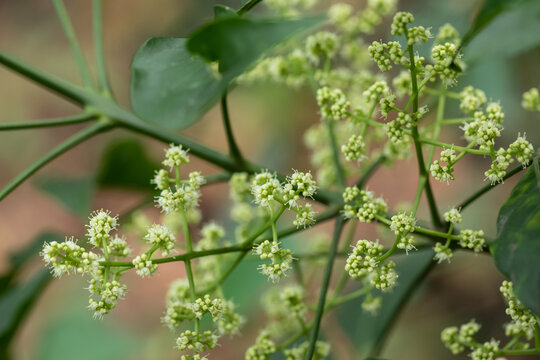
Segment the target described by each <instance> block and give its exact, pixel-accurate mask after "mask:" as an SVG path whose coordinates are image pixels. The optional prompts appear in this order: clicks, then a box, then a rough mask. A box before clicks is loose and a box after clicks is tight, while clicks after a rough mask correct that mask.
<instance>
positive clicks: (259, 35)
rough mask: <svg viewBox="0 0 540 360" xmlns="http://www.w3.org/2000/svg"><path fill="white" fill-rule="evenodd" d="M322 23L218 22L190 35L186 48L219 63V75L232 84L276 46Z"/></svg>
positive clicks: (308, 20)
mask: <svg viewBox="0 0 540 360" xmlns="http://www.w3.org/2000/svg"><path fill="white" fill-rule="evenodd" d="M322 20H324V18H323V17H313V18H304V19H298V20H283V19H266V20H253V19H248V18H243V17H225V18H218V19H216V20H214V21H213V22H211V23H209V24H207V25H205V26H203V27H202V28H200V29H199V30H198V31H196V32H195V33H194V34H193V35H191V37H190V38H189V40H188V42H187V48H188V49H189V51H191V52H193V53H195V54H199V55H201V56H202V57H204V58H205V59H206V60H208V61H217V62H218V64H219V72H220V73H221V74H223V77H224V78H225V79H227V80H231V79H232V78H234V77H235V76H238V75H240V74H241V73H243V72H244V71H245V70H246V68H247V67H249V66H250V65H251V64H252V63H253V62H255V61H256V60H257V59H259V58H260V57H261V55H263V54H264V53H265V52H266V51H268V50H269V49H270V48H272V47H273V46H275V45H277V44H279V43H281V42H283V41H284V40H287V39H289V38H291V37H292V36H294V35H296V34H298V33H301V32H304V31H306V30H308V29H310V28H313V27H314V26H316V25H318V24H320V23H321V22H322Z"/></svg>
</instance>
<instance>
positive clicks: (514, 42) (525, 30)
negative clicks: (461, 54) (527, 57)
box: [465, 1, 540, 62]
mask: <svg viewBox="0 0 540 360" xmlns="http://www.w3.org/2000/svg"><path fill="white" fill-rule="evenodd" d="M538 34H540V1H536V2H531V1H530V2H528V3H527V4H523V6H519V7H516V8H515V9H514V8H512V9H510V10H509V11H506V12H505V13H504V14H501V15H500V16H498V17H497V18H496V19H495V20H493V22H492V23H491V24H490V25H489V27H487V28H486V29H485V30H484V31H482V32H481V33H480V34H478V36H476V37H475V38H474V40H473V41H472V42H471V44H470V46H469V48H468V50H467V51H466V53H465V55H466V56H467V58H466V61H467V62H469V61H471V60H475V59H478V60H479V61H482V59H485V58H486V57H501V56H514V55H518V54H520V53H523V52H526V51H528V50H530V49H532V48H535V47H536V46H538V45H540V36H538ZM493 39H497V41H493Z"/></svg>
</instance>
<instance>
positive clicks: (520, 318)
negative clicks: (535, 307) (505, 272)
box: [500, 280, 538, 335]
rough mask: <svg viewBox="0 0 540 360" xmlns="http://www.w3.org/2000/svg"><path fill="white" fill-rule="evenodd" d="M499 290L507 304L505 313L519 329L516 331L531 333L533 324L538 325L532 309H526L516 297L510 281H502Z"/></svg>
mask: <svg viewBox="0 0 540 360" xmlns="http://www.w3.org/2000/svg"><path fill="white" fill-rule="evenodd" d="M500 291H501V294H502V295H503V297H504V299H505V301H506V303H507V304H508V307H507V308H506V314H508V315H509V316H510V317H511V318H512V322H513V324H514V327H516V328H517V329H519V331H518V332H522V333H524V334H526V335H532V333H533V331H534V328H535V326H537V325H538V321H537V320H536V318H535V316H534V314H533V313H532V311H530V310H529V309H527V308H526V307H525V306H524V305H523V303H522V302H521V301H520V300H519V299H518V298H517V297H516V295H515V293H514V288H513V284H512V282H511V281H507V280H505V281H503V283H502V285H501V287H500Z"/></svg>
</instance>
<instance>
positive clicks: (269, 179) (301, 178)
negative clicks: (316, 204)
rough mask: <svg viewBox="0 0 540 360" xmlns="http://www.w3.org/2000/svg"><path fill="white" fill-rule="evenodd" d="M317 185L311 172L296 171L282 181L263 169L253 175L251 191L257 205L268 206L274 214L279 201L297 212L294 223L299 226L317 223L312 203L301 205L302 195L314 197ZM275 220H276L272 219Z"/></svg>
mask: <svg viewBox="0 0 540 360" xmlns="http://www.w3.org/2000/svg"><path fill="white" fill-rule="evenodd" d="M316 190H317V185H316V183H315V181H314V180H313V177H312V175H311V173H303V172H299V171H294V173H293V174H292V175H291V176H290V177H287V179H286V180H285V182H284V183H281V182H280V181H279V180H278V179H277V178H276V176H275V175H274V174H271V173H269V172H268V171H263V172H260V173H258V174H255V175H254V176H253V179H252V181H251V193H252V194H253V197H254V201H255V203H256V204H257V205H259V206H261V207H263V208H267V209H268V211H269V212H270V215H271V216H272V213H273V210H272V206H273V205H274V203H276V202H277V203H279V204H281V205H282V206H286V207H287V208H289V209H291V210H293V211H294V212H296V220H295V221H294V224H295V225H296V226H298V227H300V226H303V227H306V226H311V225H313V224H314V223H315V213H314V211H313V208H312V206H311V204H309V203H306V204H305V205H300V204H299V202H298V201H299V200H300V196H302V197H304V198H306V197H312V196H313V195H314V194H315V191H316ZM272 221H275V220H272Z"/></svg>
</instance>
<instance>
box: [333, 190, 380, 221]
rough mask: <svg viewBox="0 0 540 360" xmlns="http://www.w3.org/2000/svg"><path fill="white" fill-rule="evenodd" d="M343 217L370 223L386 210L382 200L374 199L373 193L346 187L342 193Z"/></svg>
mask: <svg viewBox="0 0 540 360" xmlns="http://www.w3.org/2000/svg"><path fill="white" fill-rule="evenodd" d="M343 200H344V201H345V202H346V204H345V206H344V207H343V216H345V218H347V219H353V218H357V219H358V220H360V221H362V222H371V221H373V219H375V216H384V215H385V214H386V211H387V209H388V207H387V205H386V203H385V202H384V200H383V199H382V198H375V196H374V194H373V192H371V191H368V190H360V189H358V187H356V186H352V187H347V188H345V190H344V192H343Z"/></svg>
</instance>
